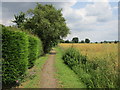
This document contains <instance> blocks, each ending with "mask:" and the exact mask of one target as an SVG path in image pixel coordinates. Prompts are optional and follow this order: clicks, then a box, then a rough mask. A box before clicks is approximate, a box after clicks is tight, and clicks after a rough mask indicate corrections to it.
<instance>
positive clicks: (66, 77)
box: [55, 47, 86, 88]
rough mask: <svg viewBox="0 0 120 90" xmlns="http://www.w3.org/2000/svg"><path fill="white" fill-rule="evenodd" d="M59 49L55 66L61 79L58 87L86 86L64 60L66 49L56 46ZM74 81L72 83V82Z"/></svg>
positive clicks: (58, 77)
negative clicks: (63, 55)
mask: <svg viewBox="0 0 120 90" xmlns="http://www.w3.org/2000/svg"><path fill="white" fill-rule="evenodd" d="M55 50H56V51H57V54H56V60H55V67H56V70H57V72H56V74H57V75H56V77H57V80H59V87H58V88H61V87H62V88H86V87H85V85H84V84H83V83H82V82H81V81H79V77H78V76H77V75H76V74H75V73H74V71H73V70H71V69H70V68H69V67H68V66H67V65H66V64H65V63H64V61H63V60H62V54H63V52H64V50H62V49H61V48H60V47H56V48H55ZM71 82H72V83H71Z"/></svg>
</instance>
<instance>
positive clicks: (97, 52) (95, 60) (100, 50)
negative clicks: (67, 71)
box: [59, 43, 118, 87]
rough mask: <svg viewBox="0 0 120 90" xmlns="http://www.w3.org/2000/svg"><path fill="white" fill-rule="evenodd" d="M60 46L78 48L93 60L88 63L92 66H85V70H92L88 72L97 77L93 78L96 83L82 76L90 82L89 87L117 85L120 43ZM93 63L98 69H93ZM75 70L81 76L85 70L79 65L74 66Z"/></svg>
mask: <svg viewBox="0 0 120 90" xmlns="http://www.w3.org/2000/svg"><path fill="white" fill-rule="evenodd" d="M59 46H60V47H61V48H62V49H63V50H66V49H68V48H70V47H73V48H75V49H76V50H78V51H79V52H80V54H82V55H85V56H86V57H87V61H88V62H91V63H89V64H88V66H90V67H88V66H85V69H84V70H90V72H89V73H88V74H89V75H90V76H93V77H95V78H94V79H91V81H92V83H94V84H93V85H92V84H91V82H90V83H89V81H90V80H89V81H85V78H86V77H84V78H82V80H83V82H84V83H89V85H88V87H116V85H117V79H118V77H117V75H118V44H114V43H112V44H108V43H107V44H105V43H104V44H75V43H72V44H70V43H69V44H64V43H61V44H59ZM91 65H94V66H95V65H96V66H97V69H95V70H94V69H92V67H91ZM82 69H83V68H82ZM73 70H74V71H75V72H76V73H78V72H79V73H78V76H80V77H81V74H82V73H83V72H81V71H80V68H78V67H77V69H76V68H74V69H73ZM91 71H92V72H91ZM93 73H94V74H93ZM97 75H98V76H97ZM82 76H83V75H82ZM97 78H98V79H97ZM111 82H112V83H111Z"/></svg>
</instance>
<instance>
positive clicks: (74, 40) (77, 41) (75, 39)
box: [60, 37, 90, 43]
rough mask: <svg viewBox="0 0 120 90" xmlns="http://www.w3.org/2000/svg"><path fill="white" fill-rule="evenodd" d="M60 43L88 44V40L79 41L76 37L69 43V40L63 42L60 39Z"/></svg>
mask: <svg viewBox="0 0 120 90" xmlns="http://www.w3.org/2000/svg"><path fill="white" fill-rule="evenodd" d="M60 43H90V39H88V38H86V39H85V40H81V41H79V38H78V37H74V38H72V40H71V41H70V40H63V39H61V40H60Z"/></svg>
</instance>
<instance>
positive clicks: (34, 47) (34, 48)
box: [28, 35, 42, 68]
mask: <svg viewBox="0 0 120 90" xmlns="http://www.w3.org/2000/svg"><path fill="white" fill-rule="evenodd" d="M28 48H29V55H28V61H29V63H28V67H29V68H32V67H33V66H34V63H35V60H36V59H37V58H38V56H40V54H41V51H42V43H41V41H40V39H39V38H38V37H36V36H33V35H29V47H28Z"/></svg>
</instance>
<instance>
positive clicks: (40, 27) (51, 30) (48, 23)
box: [22, 3, 69, 53]
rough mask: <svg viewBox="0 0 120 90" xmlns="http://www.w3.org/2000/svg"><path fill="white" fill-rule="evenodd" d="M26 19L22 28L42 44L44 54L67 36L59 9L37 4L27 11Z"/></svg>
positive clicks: (67, 32) (63, 19)
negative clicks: (36, 36)
mask: <svg viewBox="0 0 120 90" xmlns="http://www.w3.org/2000/svg"><path fill="white" fill-rule="evenodd" d="M26 16H29V18H28V17H27V19H26V20H25V21H24V23H23V24H22V28H24V29H26V30H28V31H30V32H31V33H33V34H36V35H38V36H39V38H41V40H42V42H43V49H44V52H45V53H47V52H49V51H50V50H51V48H52V47H53V46H55V45H56V44H57V43H58V41H59V40H60V39H62V38H63V37H66V36H67V34H69V28H68V27H67V25H66V22H65V18H64V17H63V15H62V10H61V9H56V8H55V7H53V5H42V4H39V3H37V5H36V7H35V8H34V9H29V10H28V11H27V14H26Z"/></svg>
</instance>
